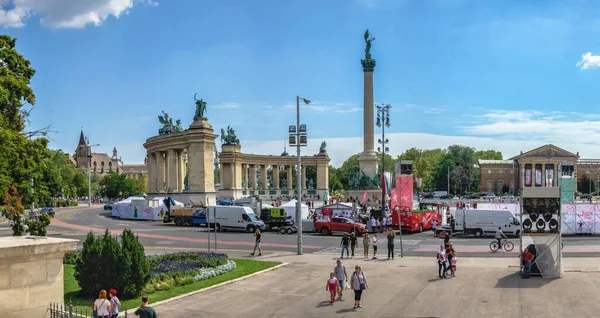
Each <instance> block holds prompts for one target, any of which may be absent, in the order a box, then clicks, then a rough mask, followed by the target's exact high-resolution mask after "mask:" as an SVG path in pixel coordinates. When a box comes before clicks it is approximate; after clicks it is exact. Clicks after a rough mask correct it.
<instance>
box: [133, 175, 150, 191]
mask: <svg viewBox="0 0 600 318" xmlns="http://www.w3.org/2000/svg"><path fill="white" fill-rule="evenodd" d="M135 182H136V184H137V192H138V194H139V193H146V192H148V182H147V180H146V176H145V175H143V174H139V175H138V176H137V177H136V178H135Z"/></svg>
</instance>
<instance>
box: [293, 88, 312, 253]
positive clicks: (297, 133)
mask: <svg viewBox="0 0 600 318" xmlns="http://www.w3.org/2000/svg"><path fill="white" fill-rule="evenodd" d="M300 100H302V101H303V102H304V104H306V105H308V104H310V99H308V98H304V97H300V96H296V125H295V126H294V125H290V127H289V145H290V147H293V146H296V196H297V198H296V222H297V224H298V255H302V179H301V178H302V162H301V159H300V147H304V146H306V145H307V139H306V138H307V137H306V125H300ZM290 181H291V180H290ZM288 182H289V181H288Z"/></svg>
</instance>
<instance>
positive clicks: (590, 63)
mask: <svg viewBox="0 0 600 318" xmlns="http://www.w3.org/2000/svg"><path fill="white" fill-rule="evenodd" d="M575 66H576V67H579V68H581V69H582V70H587V69H592V68H598V67H600V55H593V54H592V52H587V53H585V54H583V55H582V56H581V60H580V61H579V62H577V64H575Z"/></svg>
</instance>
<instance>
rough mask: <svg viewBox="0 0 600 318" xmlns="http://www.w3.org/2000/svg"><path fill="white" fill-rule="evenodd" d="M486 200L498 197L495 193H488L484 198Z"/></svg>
mask: <svg viewBox="0 0 600 318" xmlns="http://www.w3.org/2000/svg"><path fill="white" fill-rule="evenodd" d="M483 198H484V199H494V198H496V195H495V194H493V193H488V194H486V195H485V196H483Z"/></svg>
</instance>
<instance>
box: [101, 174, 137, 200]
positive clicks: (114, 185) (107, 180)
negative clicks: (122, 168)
mask: <svg viewBox="0 0 600 318" xmlns="http://www.w3.org/2000/svg"><path fill="white" fill-rule="evenodd" d="M99 185H100V187H102V189H103V193H102V194H103V195H105V196H107V197H108V198H109V199H116V198H127V197H130V196H135V195H139V194H140V193H139V192H138V182H137V181H136V180H135V179H131V178H127V177H126V176H125V175H124V174H121V173H116V172H111V173H109V174H107V175H105V176H104V177H103V178H102V180H100V183H99Z"/></svg>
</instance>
